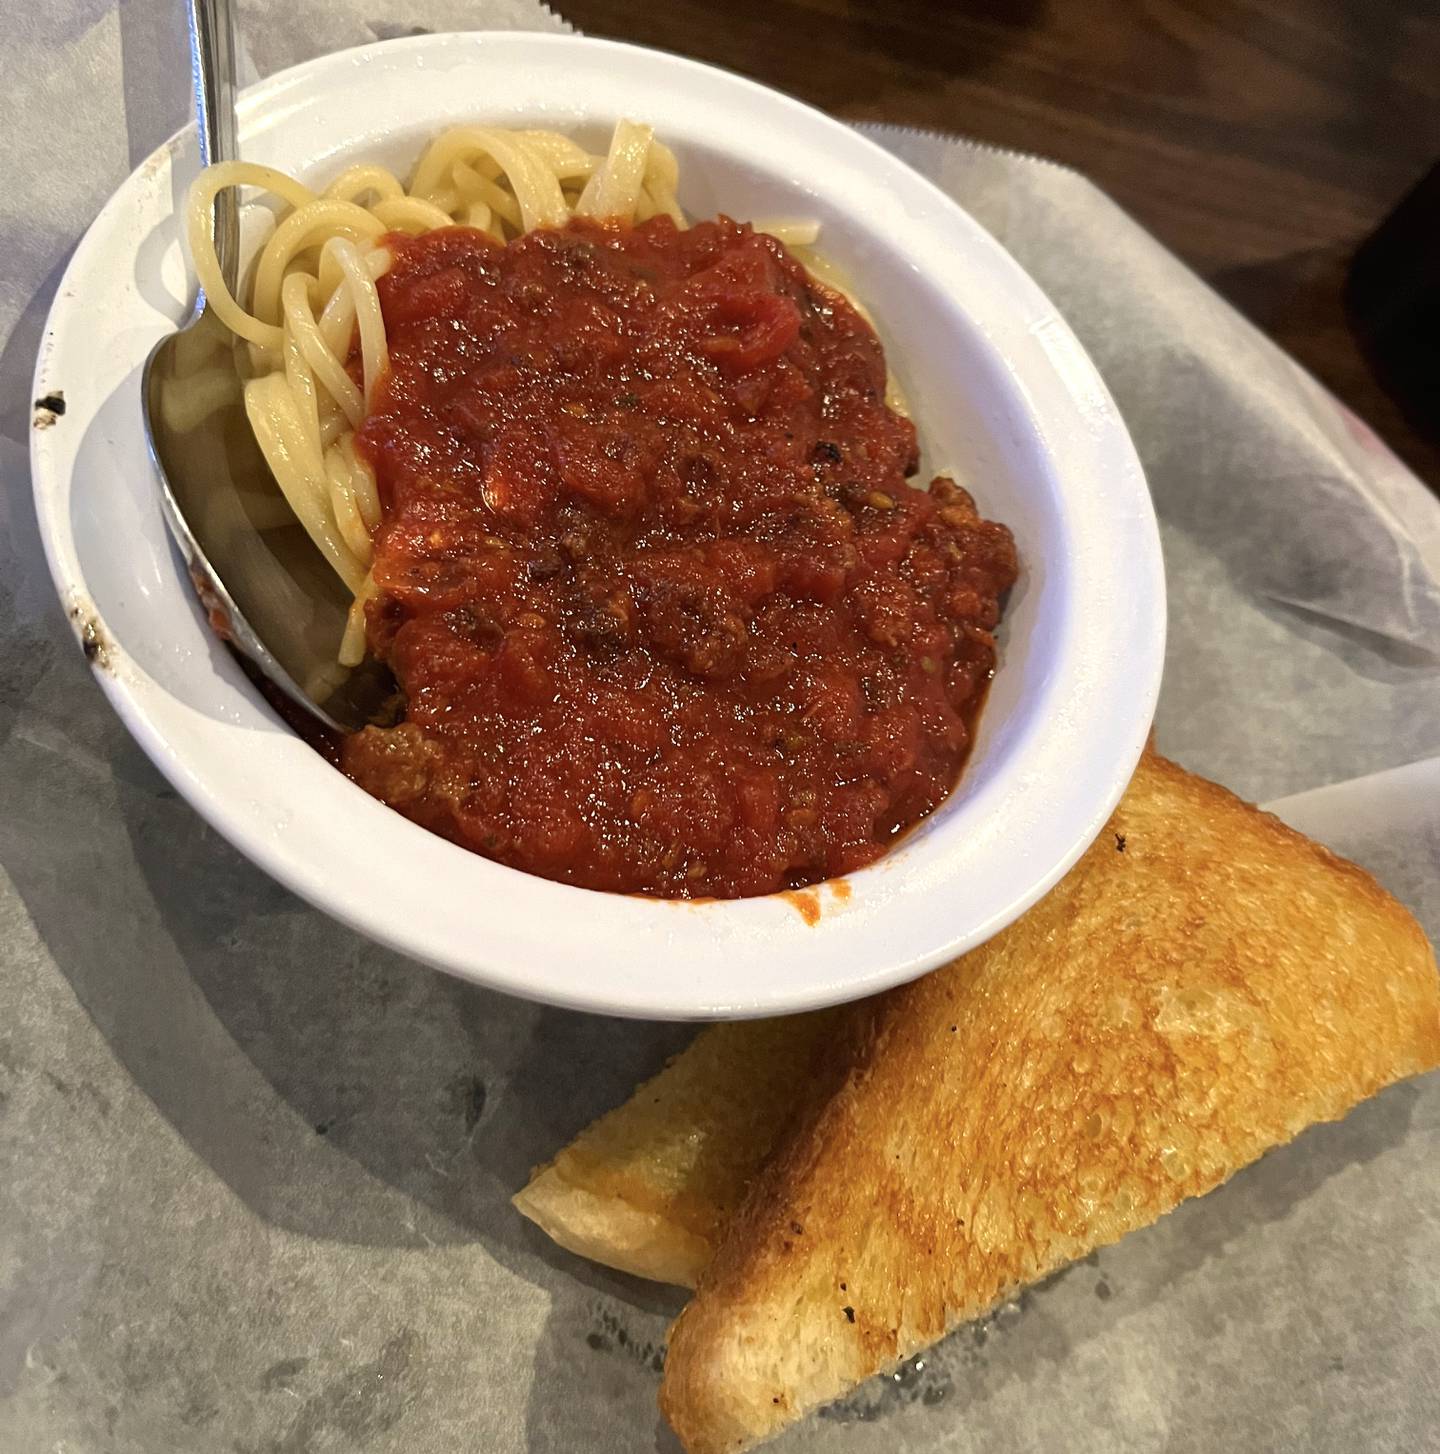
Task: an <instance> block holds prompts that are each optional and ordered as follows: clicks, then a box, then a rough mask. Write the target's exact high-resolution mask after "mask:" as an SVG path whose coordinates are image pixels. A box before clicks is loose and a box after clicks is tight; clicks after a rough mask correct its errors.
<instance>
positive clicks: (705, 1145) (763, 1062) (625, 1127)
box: [514, 1010, 845, 1287]
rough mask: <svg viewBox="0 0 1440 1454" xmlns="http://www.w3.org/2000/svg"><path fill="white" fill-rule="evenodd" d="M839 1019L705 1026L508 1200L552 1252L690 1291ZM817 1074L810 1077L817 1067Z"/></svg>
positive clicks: (835, 1014)
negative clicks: (555, 1246) (551, 1242)
mask: <svg viewBox="0 0 1440 1454" xmlns="http://www.w3.org/2000/svg"><path fill="white" fill-rule="evenodd" d="M844 1013H845V1012H844V1011H842V1010H821V1011H818V1012H817V1013H815V1014H812V1015H791V1016H787V1017H786V1018H784V1019H779V1020H749V1021H742V1022H740V1023H738V1024H728V1025H714V1026H711V1028H710V1029H708V1030H705V1031H704V1032H702V1033H701V1034H700V1035H699V1036H698V1037H697V1038H696V1040H695V1041H694V1043H693V1044H692V1045H691V1046H690V1047H689V1049H687V1050H685V1051H684V1052H683V1053H682V1054H680V1055H678V1056H676V1057H675V1059H674V1060H672V1061H671V1062H670V1064H669V1065H668V1066H666V1068H665V1069H664V1070H662V1071H661V1072H660V1074H659V1075H657V1076H656V1077H655V1078H654V1079H653V1080H649V1081H647V1082H646V1083H645V1084H644V1085H642V1086H641V1087H640V1088H639V1089H638V1090H637V1091H636V1092H635V1094H634V1095H633V1096H632V1097H631V1098H630V1099H629V1100H628V1101H627V1102H626V1103H625V1104H624V1105H623V1106H621V1107H620V1108H619V1109H618V1110H614V1111H611V1112H610V1114H609V1115H607V1116H602V1117H601V1118H600V1120H598V1121H596V1122H595V1124H594V1125H592V1126H590V1127H589V1128H588V1129H587V1130H585V1131H582V1132H581V1134H580V1135H579V1136H578V1137H576V1139H575V1140H574V1141H573V1142H571V1144H570V1145H569V1146H567V1147H566V1148H565V1149H564V1150H563V1151H562V1152H561V1153H560V1154H559V1155H558V1156H557V1157H556V1158H555V1160H554V1161H552V1162H551V1163H550V1164H549V1165H548V1166H545V1167H541V1168H540V1169H539V1170H538V1171H537V1172H536V1173H535V1175H534V1177H533V1178H532V1179H531V1181H530V1184H529V1185H528V1186H527V1187H525V1189H524V1190H523V1191H522V1192H520V1193H519V1194H518V1195H517V1196H516V1197H515V1198H514V1202H515V1206H516V1207H517V1208H518V1209H519V1210H520V1211H521V1212H523V1213H524V1214H525V1215H526V1216H527V1217H529V1218H530V1219H531V1220H532V1221H534V1222H537V1223H538V1224H539V1225H540V1226H541V1227H542V1228H543V1229H544V1230H545V1231H546V1232H547V1233H549V1235H550V1236H551V1237H553V1238H554V1239H555V1241H557V1242H558V1243H559V1244H560V1245H561V1246H562V1247H566V1248H568V1249H569V1250H570V1251H571V1252H578V1253H579V1254H580V1255H581V1256H582V1257H590V1258H593V1259H594V1260H595V1261H596V1262H603V1263H605V1264H606V1265H607V1266H610V1267H618V1268H619V1269H620V1270H621V1271H622V1272H633V1273H636V1274H637V1275H638V1276H640V1277H651V1278H655V1279H656V1280H657V1281H659V1282H674V1283H679V1284H680V1285H681V1286H684V1287H694V1285H695V1279H696V1278H697V1277H698V1276H699V1274H700V1271H701V1269H702V1268H704V1267H705V1265H706V1264H707V1263H708V1262H709V1261H710V1259H711V1257H712V1256H713V1255H714V1250H715V1246H716V1243H717V1241H718V1239H719V1234H720V1230H721V1228H722V1227H723V1226H724V1224H725V1222H726V1221H727V1220H728V1218H729V1217H730V1215H731V1213H733V1212H734V1210H735V1209H736V1207H737V1206H739V1204H740V1201H741V1199H742V1197H743V1196H744V1195H745V1192H746V1191H747V1190H748V1188H749V1186H750V1183H751V1182H752V1181H753V1180H754V1178H755V1175H756V1173H757V1172H758V1171H759V1170H760V1168H761V1166H762V1165H763V1164H764V1162H765V1159H766V1157H767V1156H768V1155H769V1153H770V1151H771V1149H772V1147H773V1146H774V1144H775V1141H776V1139H777V1137H778V1136H779V1134H780V1132H781V1131H782V1130H783V1129H784V1127H785V1125H786V1123H787V1121H788V1120H789V1118H790V1116H791V1114H792V1113H793V1112H794V1110H795V1106H796V1101H797V1095H798V1092H799V1089H800V1087H801V1086H802V1085H803V1084H805V1083H806V1081H807V1080H808V1079H809V1077H810V1075H811V1066H812V1062H814V1061H816V1059H817V1056H818V1058H819V1059H820V1060H821V1061H822V1062H826V1063H828V1064H830V1065H833V1064H834V1057H833V1056H824V1055H823V1054H820V1052H822V1051H823V1048H824V1047H825V1046H826V1045H827V1044H828V1043H829V1042H830V1040H831V1038H832V1037H833V1035H834V1033H835V1029H836V1025H837V1022H838V1019H839V1017H840V1016H841V1015H843V1014H844ZM818 1068H821V1067H817V1069H818Z"/></svg>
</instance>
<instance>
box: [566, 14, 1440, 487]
mask: <svg viewBox="0 0 1440 1454" xmlns="http://www.w3.org/2000/svg"><path fill="white" fill-rule="evenodd" d="M561 8H562V10H563V13H564V14H565V15H566V16H567V17H568V18H569V19H570V20H572V21H573V22H574V23H575V24H576V25H577V26H579V27H580V28H581V29H583V30H585V31H588V32H589V33H591V34H594V35H609V36H614V37H617V38H620V39H625V40H632V41H636V42H639V43H642V44H646V45H654V46H660V47H662V48H664V49H667V50H673V51H678V52H680V53H682V54H686V55H691V56H695V57H697V58H699V59H702V60H708V61H712V62H714V63H716V64H719V65H723V66H727V67H729V68H730V69H732V70H736V71H740V72H742V73H744V74H747V75H751V76H754V77H756V78H757V79H759V80H762V81H764V82H766V83H768V84H769V85H772V86H778V87H780V88H781V89H782V90H786V91H789V92H791V93H792V94H794V95H797V96H800V97H802V98H803V99H805V100H807V101H809V102H811V103H812V104H814V105H817V106H820V107H822V108H824V109H825V110H827V111H830V112H832V113H834V114H835V115H838V116H843V117H845V118H847V119H850V120H857V121H858V120H883V121H894V122H899V123H902V124H907V125H912V126H927V127H935V128H939V129H941V130H946V131H955V132H961V133H964V134H966V135H969V136H973V137H976V138H979V139H981V140H984V141H989V142H993V143H995V144H997V145H999V146H1007V147H1015V148H1018V149H1020V150H1024V151H1033V152H1038V153H1040V154H1041V155H1044V156H1049V157H1053V158H1055V159H1056V160H1057V161H1062V162H1066V163H1068V164H1069V165H1071V166H1074V167H1076V168H1078V169H1080V170H1081V171H1083V172H1085V173H1086V174H1087V175H1088V176H1089V177H1091V178H1092V179H1093V180H1094V181H1096V182H1097V183H1099V185H1100V186H1102V187H1103V188H1105V190H1106V191H1108V192H1109V193H1110V195H1111V196H1113V197H1114V198H1115V199H1116V200H1117V201H1118V202H1120V203H1121V204H1122V205H1124V206H1125V207H1126V208H1128V209H1129V210H1130V211H1131V212H1132V213H1133V214H1134V215H1135V216H1136V217H1138V218H1139V219H1140V220H1141V221H1142V222H1143V223H1144V224H1145V225H1146V226H1147V227H1148V228H1150V230H1151V231H1152V232H1154V233H1155V234H1156V236H1158V237H1159V238H1161V239H1162V240H1163V241H1164V242H1166V243H1167V244H1168V245H1169V246H1170V247H1171V248H1173V249H1174V250H1175V252H1177V253H1178V254H1179V255H1180V256H1181V257H1183V258H1184V259H1185V260H1186V261H1187V262H1188V263H1189V264H1190V265H1191V266H1192V267H1194V268H1195V269H1196V271H1197V272H1199V273H1200V274H1201V275H1202V276H1204V277H1206V278H1207V279H1209V280H1210V281H1211V282H1212V283H1213V284H1214V285H1215V286H1216V287H1217V288H1218V289H1219V291H1220V292H1221V293H1222V294H1224V295H1225V296H1226V297H1228V298H1229V299H1231V301H1232V302H1234V303H1235V304H1236V305H1237V306H1238V307H1240V308H1241V309H1242V310H1244V311H1245V312H1246V313H1247V314H1248V315H1249V316H1250V317H1252V318H1253V319H1254V320H1255V321H1256V322H1257V323H1259V324H1260V325H1261V326H1262V327H1264V328H1265V329H1267V331H1269V332H1270V333H1271V334H1272V336H1274V337H1275V338H1276V339H1278V340H1279V342H1280V343H1281V344H1282V345H1283V346H1284V347H1285V348H1287V349H1289V350H1290V352H1291V353H1293V354H1294V355H1295V356H1296V357H1297V358H1298V359H1300V360H1301V361H1302V362H1303V363H1305V364H1306V365H1307V366H1308V367H1309V368H1311V369H1312V370H1313V371H1314V372H1315V373H1316V374H1317V375H1319V376H1320V378H1322V379H1323V380H1324V381H1325V382H1326V383H1327V384H1328V385H1329V386H1330V387H1331V388H1332V389H1333V390H1334V391H1335V392H1336V393H1337V394H1338V395H1339V396H1340V397H1341V398H1342V399H1344V400H1345V402H1346V403H1348V404H1349V405H1350V406H1351V407H1352V408H1353V409H1355V410H1356V411H1357V412H1358V413H1360V414H1362V415H1363V416H1364V417H1365V418H1367V419H1368V420H1369V421H1370V422H1371V423H1372V424H1373V425H1374V426H1375V428H1376V429H1377V430H1378V431H1379V432H1380V433H1381V434H1382V435H1383V436H1384V437H1385V438H1386V439H1387V440H1388V441H1389V442H1390V444H1391V445H1392V447H1394V448H1395V449H1396V451H1397V452H1398V453H1399V454H1400V455H1401V456H1402V457H1403V458H1405V459H1406V460H1407V461H1408V462H1409V463H1410V464H1411V465H1412V466H1413V467H1414V468H1415V469H1417V470H1418V471H1419V472H1420V473H1421V474H1422V475H1423V476H1424V477H1425V478H1427V479H1428V480H1429V481H1430V482H1431V484H1432V485H1437V486H1440V445H1437V444H1436V443H1434V442H1432V441H1430V440H1427V439H1426V438H1425V437H1423V436H1422V435H1421V434H1419V433H1417V432H1416V431H1415V430H1413V429H1411V428H1410V427H1409V426H1408V425H1407V424H1406V423H1405V421H1404V419H1403V418H1402V416H1401V414H1400V412H1399V410H1398V409H1397V407H1396V406H1395V405H1394V403H1393V402H1392V401H1391V400H1389V399H1388V398H1387V396H1386V395H1385V394H1384V392H1383V391H1382V389H1381V388H1380V386H1379V384H1378V382H1377V381H1376V379H1375V376H1374V374H1373V373H1372V371H1371V370H1370V368H1369V367H1368V365H1367V364H1366V362H1365V360H1364V359H1363V358H1362V356H1361V354H1360V352H1359V350H1358V348H1357V346H1356V344H1355V341H1354V339H1353V337H1352V336H1351V334H1350V331H1349V329H1348V328H1347V326H1346V323H1345V318H1344V313H1343V310H1342V307H1341V285H1342V283H1343V280H1344V276H1345V270H1346V267H1347V264H1348V260H1349V257H1350V255H1351V253H1352V252H1353V250H1354V248H1355V247H1356V245H1357V244H1358V243H1359V242H1360V241H1361V240H1362V239H1363V238H1364V237H1365V236H1367V235H1368V234H1369V232H1370V231H1371V230H1373V228H1374V227H1375V226H1377V225H1378V224H1379V222H1380V221H1381V219H1382V218H1383V217H1384V216H1385V214H1386V213H1387V212H1388V211H1389V209H1390V208H1391V207H1392V206H1393V205H1394V203H1395V201H1396V200H1397V199H1398V198H1399V197H1400V195H1401V194H1402V193H1403V192H1404V191H1405V190H1406V189H1407V188H1408V187H1409V186H1410V184H1411V183H1413V182H1414V181H1415V180H1416V179H1417V178H1418V177H1419V176H1420V175H1421V174H1422V173H1423V172H1425V171H1426V170H1427V169H1428V168H1429V167H1430V166H1431V165H1432V164H1433V163H1434V162H1435V161H1436V159H1437V157H1440V0H968V3H951V4H926V3H921V0H563V3H562V6H561Z"/></svg>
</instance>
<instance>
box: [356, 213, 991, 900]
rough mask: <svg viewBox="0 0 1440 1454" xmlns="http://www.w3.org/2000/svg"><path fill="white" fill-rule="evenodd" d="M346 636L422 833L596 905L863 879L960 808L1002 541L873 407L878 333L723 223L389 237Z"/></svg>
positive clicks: (362, 762)
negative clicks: (917, 827) (392, 679)
mask: <svg viewBox="0 0 1440 1454" xmlns="http://www.w3.org/2000/svg"><path fill="white" fill-rule="evenodd" d="M392 246H393V249H394V254H395V262H394V266H393V267H392V268H391V270H390V271H389V273H387V274H386V276H385V277H384V278H383V279H382V280H381V283H380V293H381V302H382V306H383V308H384V313H385V320H386V326H387V330H388V333H389V340H390V373H389V375H388V378H387V379H386V380H385V381H384V382H383V384H382V386H381V389H380V392H379V397H378V399H377V401H376V407H375V411H374V412H373V414H372V415H371V416H370V418H369V419H368V420H367V421H366V422H365V424H364V425H363V427H362V429H361V430H360V433H359V445H360V448H361V449H362V450H363V451H364V453H365V455H366V457H367V458H368V459H369V460H370V461H371V462H372V463H373V465H374V467H375V470H376V475H377V478H378V481H379V486H380V492H381V499H382V502H383V504H384V519H383V523H382V525H381V527H380V529H379V531H378V533H377V535H376V539H375V564H374V574H375V581H376V584H377V585H378V587H379V592H380V594H379V596H378V598H377V599H376V600H375V601H374V602H372V604H371V605H370V607H369V613H368V625H369V638H370V645H371V648H372V650H374V651H375V652H376V654H377V655H379V656H380V657H381V658H382V659H383V660H385V661H386V662H388V663H389V665H390V666H391V668H392V670H393V671H394V673H395V676H396V678H397V679H398V681H399V683H400V686H401V688H402V689H403V692H404V695H405V700H406V708H405V714H404V720H403V721H402V722H401V723H400V724H399V725H397V726H395V727H392V728H386V729H380V728H369V729H367V730H365V731H364V732H361V733H359V734H357V735H355V736H352V737H350V738H348V739H347V740H346V741H345V742H344V744H343V747H342V760H343V765H344V767H345V770H346V771H347V772H348V773H349V774H350V775H351V776H352V777H353V778H354V779H355V780H356V781H357V782H358V783H360V784H361V785H362V786H363V787H365V788H366V789H368V790H369V791H370V792H371V793H373V794H375V795H376V796H377V797H380V798H382V799H384V800H385V801H386V802H388V803H390V804H391V805H392V806H394V807H395V808H397V809H399V811H401V812H402V813H404V814H406V815H407V816H408V817H410V818H412V819H414V820H415V821H416V822H418V823H421V824H423V825H425V826H426V827H428V828H431V829H433V830H434V831H436V832H438V833H441V834H443V835H444V836H446V837H447V838H451V839H453V840H454V841H455V842H457V843H460V844H463V845H465V846H466V847H468V848H471V849H474V850H476V851H477V852H479V853H483V854H485V855H487V856H488V857H490V858H493V859H497V860H499V861H500V862H503V863H507V864H511V865H513V866H515V867H517V868H521V869H525V870H528V871H529V872H532V873H536V874H541V875H544V876H545V877H547V878H552V879H560V880H563V881H565V882H568V883H574V884H580V885H584V886H587V887H590V888H598V889H611V890H623V891H633V892H641V893H648V894H659V895H665V896H669V897H676V896H683V897H698V896H715V897H733V896H738V895H747V894H762V893H768V892H772V891H774V890H778V889H785V888H794V887H798V886H801V885H804V884H808V883H813V882H816V881H818V880H821V879H825V878H829V877H833V876H835V875H840V874H844V873H847V872H849V871H851V870H853V869H856V868H858V867H860V866H861V865H863V864H866V863H869V862H871V861H872V860H873V859H875V858H877V857H879V856H880V855H881V854H882V853H883V852H884V851H885V850H886V848H887V847H888V846H889V845H890V844H891V843H892V842H893V840H894V838H895V836H896V834H897V833H899V832H901V831H903V830H904V829H905V828H907V827H909V826H910V825H912V824H913V823H915V822H916V821H917V820H918V819H919V818H921V817H923V816H924V815H925V814H926V813H928V812H930V811H931V810H932V809H933V808H934V807H935V806H936V805H937V804H938V803H939V802H940V801H941V800H942V799H943V798H944V797H945V795H946V794H947V793H948V792H949V791H950V789H951V788H952V787H953V786H954V784H955V781H956V778H957V776H958V774H959V771H960V768H961V766H962V764H963V762H964V758H965V755H966V752H967V750H968V747H969V743H970V731H971V726H972V724H973V718H974V715H975V713H976V711H977V709H978V707H979V704H980V702H981V700H982V699H983V694H984V691H985V687H986V683H987V681H988V680H989V677H990V675H991V671H992V668H993V666H994V662H995V649H994V643H993V638H992V635H991V633H992V631H993V630H994V628H995V626H996V623H997V622H998V620H999V618H1000V604H999V603H1000V598H1001V597H1002V595H1003V594H1004V592H1005V591H1006V590H1007V589H1008V588H1009V586H1010V585H1011V584H1012V583H1013V582H1014V580H1015V575H1016V558H1015V549H1014V544H1013V541H1012V539H1011V536H1010V532H1009V531H1008V530H1007V529H1006V528H1005V527H1004V526H1003V525H997V524H994V523H993V522H991V521H987V520H983V519H981V518H980V516H979V515H978V514H977V512H976V509H975V506H974V503H973V502H972V500H971V498H970V496H969V495H968V494H966V492H965V491H964V490H962V489H960V488H958V487H957V486H956V485H954V484H953V483H951V482H950V481H949V480H945V479H938V480H936V481H934V482H933V483H932V484H931V485H930V487H929V489H928V490H919V489H915V488H913V487H912V486H910V485H908V484H907V482H906V477H907V476H908V475H909V474H911V473H912V472H913V471H914V470H915V469H916V466H917V449H916V438H915V431H914V428H913V426H912V425H911V424H910V422H909V421H908V420H906V419H904V418H902V417H901V416H899V415H898V414H896V413H894V412H892V411H891V410H889V409H888V408H887V407H886V405H885V402H884V393H885V376H886V370H885V360H884V355H883V353H882V350H881V347H880V344H879V341H878V340H877V339H876V337H875V335H874V333H873V332H872V331H871V329H870V328H869V326H868V325H867V324H866V323H865V322H864V321H863V320H862V319H861V318H860V316H859V315H858V314H857V313H856V311H855V310H854V308H852V307H851V306H850V305H849V304H848V303H846V302H845V301H844V300H843V299H842V298H840V297H838V296H837V295H836V294H834V293H833V292H831V291H829V290H827V289H825V288H822V287H821V286H820V285H819V284H817V283H816V282H814V280H812V279H811V278H810V277H809V275H808V274H807V273H806V272H805V270H804V268H803V267H802V266H801V265H800V264H799V262H797V261H796V260H795V259H794V258H793V257H792V256H791V255H790V254H789V253H788V252H787V251H786V249H785V248H784V247H783V246H781V244H779V243H778V242H776V241H774V240H773V239H771V238H768V237H764V236H761V235H758V234H756V233H754V232H752V231H751V230H750V228H749V227H747V226H743V225H740V224H737V223H734V222H730V221H728V220H726V219H723V218H722V219H719V220H717V221H714V222H704V223H700V224H699V225H697V226H696V227H694V228H691V229H689V230H687V231H678V230H677V229H676V228H675V227H674V226H673V225H672V224H671V223H670V222H669V221H668V220H666V219H656V220H655V221H652V222H648V223H645V224H643V225H641V226H639V227H636V228H634V229H618V228H607V227H602V226H600V225H597V224H594V223H588V222H574V223H571V224H570V225H569V226H567V227H566V228H564V229H563V230H560V231H543V232H536V233H532V234H530V235H528V236H526V237H524V238H522V239H520V240H518V241H516V242H513V243H511V244H509V245H508V246H505V247H502V246H500V245H499V244H498V243H494V242H492V241H491V240H490V239H488V238H487V237H485V236H484V235H482V234H480V233H478V232H473V231H470V230H468V229H464V228H447V229H444V230H442V231H437V232H432V233H429V234H426V235H425V236H422V237H419V238H406V239H400V238H397V239H394V240H392Z"/></svg>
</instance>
